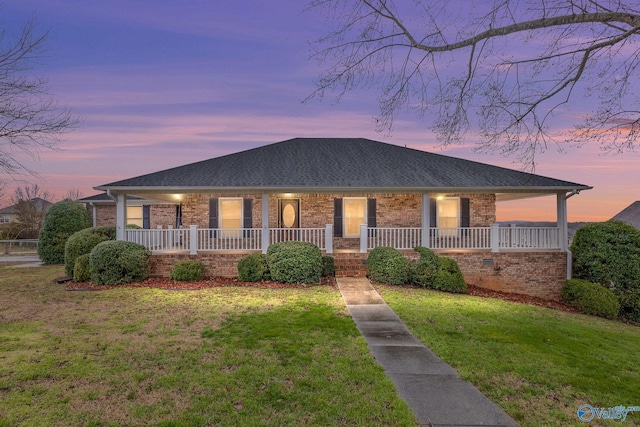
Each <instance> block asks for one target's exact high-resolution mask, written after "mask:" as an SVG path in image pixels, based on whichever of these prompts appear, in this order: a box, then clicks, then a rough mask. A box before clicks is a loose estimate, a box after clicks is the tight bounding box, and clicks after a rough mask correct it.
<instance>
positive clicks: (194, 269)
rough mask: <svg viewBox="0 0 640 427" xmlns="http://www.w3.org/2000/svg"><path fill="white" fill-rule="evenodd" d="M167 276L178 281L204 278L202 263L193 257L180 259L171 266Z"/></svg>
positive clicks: (195, 280) (192, 280)
mask: <svg viewBox="0 0 640 427" xmlns="http://www.w3.org/2000/svg"><path fill="white" fill-rule="evenodd" d="M169 278H170V279H171V280H178V281H180V282H197V281H200V280H202V279H204V264H202V262H200V261H198V260H195V259H185V260H182V261H180V262H178V263H177V264H176V265H174V266H173V268H172V269H171V273H170V274H169Z"/></svg>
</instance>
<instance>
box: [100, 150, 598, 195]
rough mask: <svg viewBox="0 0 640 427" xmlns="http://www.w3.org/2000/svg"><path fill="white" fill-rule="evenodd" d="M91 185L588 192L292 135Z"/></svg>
mask: <svg viewBox="0 0 640 427" xmlns="http://www.w3.org/2000/svg"><path fill="white" fill-rule="evenodd" d="M95 188H96V189H98V190H112V191H115V192H127V193H136V192H139V191H142V192H145V191H147V192H153V191H158V192H160V191H164V192H188V191H191V192H194V191H207V190H209V191H210V190H213V189H215V190H247V189H253V190H262V191H283V192H291V191H314V190H317V191H336V190H338V191H368V190H376V191H381V190H387V191H433V192H446V191H448V192H451V191H458V192H459V191H491V192H528V193H530V192H546V193H552V192H562V191H572V190H585V189H589V188H591V187H589V186H586V185H582V184H576V183H573V182H568V181H562V180H558V179H553V178H547V177H544V176H539V175H534V174H529V173H525V172H521V171H516V170H513V169H507V168H502V167H498V166H492V165H488V164H484V163H478V162H474V161H470V160H463V159H459V158H455V157H450V156H444V155H440V154H433V153H429V152H425V151H420V150H415V149H411V148H406V147H400V146H397V145H392V144H387V143H382V142H378V141H372V140H369V139H362V138H295V139H290V140H287V141H282V142H278V143H275V144H270V145H266V146H262V147H258V148H254V149H251V150H247V151H242V152H239V153H235V154H230V155H226V156H222V157H216V158H213V159H209V160H204V161H201V162H197V163H191V164H188V165H184V166H179V167H175V168H172V169H166V170H163V171H159V172H155V173H150V174H147V175H141V176H137V177H135V178H129V179H125V180H122V181H117V182H112V183H110V184H105V185H101V186H99V187H95Z"/></svg>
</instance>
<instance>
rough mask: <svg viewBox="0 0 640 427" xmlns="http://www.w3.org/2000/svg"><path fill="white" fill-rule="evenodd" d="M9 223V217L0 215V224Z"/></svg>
mask: <svg viewBox="0 0 640 427" xmlns="http://www.w3.org/2000/svg"><path fill="white" fill-rule="evenodd" d="M10 222H11V215H9V214H0V224H8V223H10Z"/></svg>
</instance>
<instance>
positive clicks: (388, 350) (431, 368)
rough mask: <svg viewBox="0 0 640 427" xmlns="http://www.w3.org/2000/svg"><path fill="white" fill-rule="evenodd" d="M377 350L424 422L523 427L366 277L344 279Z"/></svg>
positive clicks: (343, 287) (353, 309) (348, 299)
mask: <svg viewBox="0 0 640 427" xmlns="http://www.w3.org/2000/svg"><path fill="white" fill-rule="evenodd" d="M337 282H338V288H339V289H340V292H341V293H342V297H343V298H344V301H345V303H346V304H347V308H348V309H349V313H351V316H352V317H353V320H354V321H355V322H356V325H357V327H358V329H359V330H360V333H362V336H363V337H364V338H365V340H366V341H367V344H368V345H369V349H370V350H371V353H372V354H373V355H374V357H375V358H376V360H377V361H378V363H379V364H380V365H381V366H382V367H383V368H384V370H385V373H386V374H387V375H388V376H389V378H391V380H392V381H393V383H394V384H395V386H396V390H397V391H398V394H399V395H400V396H401V397H402V398H403V399H404V400H405V401H406V402H407V404H408V405H409V407H410V408H411V410H412V411H413V413H414V414H415V416H416V419H417V420H418V422H419V423H420V425H424V426H517V425H518V423H517V422H515V421H514V420H513V419H512V418H510V417H509V416H508V415H507V414H506V413H505V412H504V411H503V410H502V409H501V408H500V407H499V406H497V405H496V404H495V403H493V402H491V401H490V400H489V399H487V398H486V397H485V396H484V395H483V394H482V393H480V391H479V390H478V389H477V388H475V387H474V386H473V385H471V384H470V383H468V382H467V381H464V380H463V379H461V378H460V377H459V376H458V373H457V372H456V371H455V370H454V369H453V368H452V367H451V366H449V365H447V364H446V363H444V362H443V361H442V360H440V358H438V356H436V355H435V354H434V353H433V352H431V350H429V349H428V348H426V347H425V346H424V345H423V344H422V343H421V342H420V341H419V340H418V339H417V338H416V337H414V336H413V335H412V334H411V332H409V330H408V329H407V327H406V326H405V324H404V323H403V322H402V320H400V318H399V317H398V316H397V315H396V314H395V313H394V312H393V310H391V308H389V306H388V305H387V304H386V303H385V302H384V300H383V299H382V297H380V294H378V292H377V291H376V290H375V289H374V288H373V286H371V283H369V280H367V279H366V278H351V277H347V278H338V279H337Z"/></svg>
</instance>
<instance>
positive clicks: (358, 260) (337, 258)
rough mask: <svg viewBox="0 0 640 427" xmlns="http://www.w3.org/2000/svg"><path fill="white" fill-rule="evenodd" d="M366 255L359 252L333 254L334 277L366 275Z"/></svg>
mask: <svg viewBox="0 0 640 427" xmlns="http://www.w3.org/2000/svg"><path fill="white" fill-rule="evenodd" d="M366 256H367V255H366V254H360V253H342V254H341V253H337V254H333V259H334V263H335V267H336V277H367V272H368V269H367V265H366V264H365V263H364V261H365V260H366Z"/></svg>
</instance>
